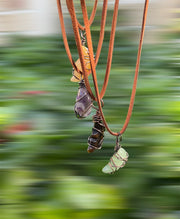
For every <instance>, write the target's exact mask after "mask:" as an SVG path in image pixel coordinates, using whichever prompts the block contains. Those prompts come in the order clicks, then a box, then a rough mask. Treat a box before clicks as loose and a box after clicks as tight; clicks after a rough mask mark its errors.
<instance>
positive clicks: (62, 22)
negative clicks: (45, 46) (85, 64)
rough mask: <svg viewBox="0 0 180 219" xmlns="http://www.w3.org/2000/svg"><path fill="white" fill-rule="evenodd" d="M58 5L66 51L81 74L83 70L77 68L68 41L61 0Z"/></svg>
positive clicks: (75, 67) (58, 0)
mask: <svg viewBox="0 0 180 219" xmlns="http://www.w3.org/2000/svg"><path fill="white" fill-rule="evenodd" d="M57 7H58V14H59V20H60V24H61V31H62V36H63V41H64V46H65V49H66V53H67V56H68V58H69V60H70V62H71V64H72V66H73V68H74V69H75V70H76V71H77V72H78V73H80V74H82V72H81V71H80V70H79V69H78V68H77V66H76V64H75V62H74V60H73V58H72V55H71V51H70V49H69V45H68V41H67V36H66V30H65V25H64V19H63V14H62V8H61V0H57Z"/></svg>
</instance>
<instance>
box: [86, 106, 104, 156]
mask: <svg viewBox="0 0 180 219" xmlns="http://www.w3.org/2000/svg"><path fill="white" fill-rule="evenodd" d="M93 122H94V127H93V128H92V134H91V135H90V136H89V138H88V149H87V151H88V153H92V152H93V151H94V150H96V149H101V146H102V143H103V140H104V131H105V126H104V124H103V122H102V118H101V115H100V112H99V110H97V111H96V114H95V115H94V116H93Z"/></svg>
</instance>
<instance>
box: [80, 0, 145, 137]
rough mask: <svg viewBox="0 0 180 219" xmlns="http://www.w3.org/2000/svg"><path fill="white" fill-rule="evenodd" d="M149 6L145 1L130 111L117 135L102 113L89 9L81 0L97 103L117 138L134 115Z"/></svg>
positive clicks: (103, 118) (111, 132)
mask: <svg viewBox="0 0 180 219" xmlns="http://www.w3.org/2000/svg"><path fill="white" fill-rule="evenodd" d="M117 1H118V0H117ZM117 1H116V3H115V6H118V3H117ZM118 2H119V1H118ZM116 4H117V5H116ZM148 4H149V0H145V5H144V12H143V19H142V28H141V34H140V42H139V48H138V54H137V61H136V69H135V76H134V83H133V88H132V94H131V98H130V104H129V109H128V113H127V116H126V120H125V123H124V125H123V128H122V129H121V131H120V132H117V133H116V132H113V131H111V129H110V128H109V127H108V125H107V122H106V120H105V117H104V114H103V111H102V107H101V97H100V94H99V89H98V84H97V77H96V69H95V63H94V59H93V47H92V39H91V32H90V27H89V23H88V15H87V9H86V4H85V0H81V7H82V12H83V18H84V23H85V30H86V37H87V44H88V49H89V56H90V62H91V68H92V75H93V81H94V87H95V91H96V97H97V103H98V106H99V111H100V113H101V116H102V120H103V123H104V125H105V127H106V129H107V130H108V132H109V133H110V134H111V135H115V136H118V135H122V134H123V133H124V131H125V130H126V128H127V126H128V124H129V120H130V117H131V114H132V110H133V105H134V100H135V94H136V86H137V79H138V73H139V65H140V57H141V50H142V44H143V37H144V30H145V23H146V17H147V10H148ZM111 61H112V60H111ZM85 75H87V72H85Z"/></svg>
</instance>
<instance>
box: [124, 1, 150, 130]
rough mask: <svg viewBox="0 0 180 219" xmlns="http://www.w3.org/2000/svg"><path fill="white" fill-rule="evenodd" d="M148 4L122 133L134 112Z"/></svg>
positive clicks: (144, 14)
mask: <svg viewBox="0 0 180 219" xmlns="http://www.w3.org/2000/svg"><path fill="white" fill-rule="evenodd" d="M148 5H149V0H145V4H144V12H143V19H142V26H141V34H140V41H139V48H138V54H137V60H136V69H135V75H134V83H133V88H132V93H131V99H130V103H129V109H128V112H127V116H126V120H125V123H124V125H123V127H122V129H121V131H120V133H121V134H123V133H124V132H125V130H126V128H127V126H128V124H129V120H130V118H131V114H132V110H133V106H134V100H135V95H136V87H137V79H138V73H139V65H140V59H141V51H142V44H143V38H144V31H145V25H146V18H147V12H148Z"/></svg>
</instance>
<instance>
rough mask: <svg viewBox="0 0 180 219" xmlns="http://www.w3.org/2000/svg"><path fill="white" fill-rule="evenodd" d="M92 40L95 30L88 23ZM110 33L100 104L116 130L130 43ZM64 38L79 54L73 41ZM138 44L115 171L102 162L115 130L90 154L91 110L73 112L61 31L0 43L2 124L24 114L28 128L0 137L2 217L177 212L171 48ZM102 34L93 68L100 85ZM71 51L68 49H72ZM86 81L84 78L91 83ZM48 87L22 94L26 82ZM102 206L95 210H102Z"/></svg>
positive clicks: (175, 83) (178, 105)
mask: <svg viewBox="0 0 180 219" xmlns="http://www.w3.org/2000/svg"><path fill="white" fill-rule="evenodd" d="M93 36H94V39H96V38H98V32H96V31H94V32H93ZM119 39H120V36H119V35H118V34H117V37H116V42H115V50H114V56H113V64H112V70H111V75H110V81H109V84H108V88H107V92H106V95H105V97H104V102H105V107H104V113H105V116H106V118H107V121H108V123H109V124H110V127H111V128H112V129H113V130H116V131H118V130H119V129H120V128H121V127H122V125H123V122H124V121H125V117H126V113H127V109H128V104H129V99H130V94H131V88H132V83H133V74H134V69H135V62H136V53H137V45H131V44H128V43H129V42H128V40H127V39H126V38H122V35H121V40H119ZM70 47H71V50H72V53H73V54H74V57H75V59H76V58H77V54H76V50H75V44H74V41H72V40H70ZM177 47H178V46H177V45H176V44H175V43H173V41H172V42H171V43H170V44H161V45H144V47H143V52H142V59H141V67H140V75H139V81H138V87H137V96H136V101H135V106H134V111H133V115H132V118H131V121H130V124H129V126H128V129H127V131H126V133H125V134H124V136H123V147H125V149H126V150H127V151H128V153H129V155H130V156H129V160H128V162H127V164H126V166H125V167H124V168H123V169H120V170H119V171H118V172H116V173H115V174H114V175H105V174H103V173H102V172H101V169H102V167H103V166H104V165H105V164H106V163H107V162H108V160H109V158H110V156H112V154H113V148H114V145H115V139H114V138H113V137H112V136H110V135H109V134H108V133H106V135H105V140H104V144H103V148H102V149H101V151H96V152H94V153H93V154H88V153H87V152H86V149H87V138H88V136H89V135H90V133H91V128H92V121H91V116H90V117H88V118H86V119H84V120H78V119H77V118H75V115H74V112H73V106H74V102H75V97H76V94H77V90H78V85H77V84H75V83H72V82H70V77H71V71H72V69H71V65H70V63H69V61H68V58H67V56H66V54H65V50H64V46H63V41H62V39H59V37H48V38H17V39H15V40H14V42H13V44H12V45H10V46H8V47H4V48H3V47H2V48H1V50H0V60H1V61H0V92H1V99H0V125H1V128H0V130H1V131H3V130H5V129H7V128H8V127H9V126H12V125H13V124H17V123H21V122H25V121H26V122H27V121H28V122H30V123H31V127H32V128H31V129H30V130H27V131H23V132H19V133H14V134H8V135H7V136H0V137H3V138H7V140H8V141H7V142H6V143H3V144H1V146H0V178H1V181H0V190H1V192H0V194H1V196H0V204H1V207H0V212H1V215H2V218H6V219H12V218H13V219H16V218H18V219H21V218H26V219H29V218H37V219H41V218H42V219H48V218H53V219H56V218H60V219H64V218H70V217H71V218H78V219H79V218H83V219H86V218H87V219H89V218H103V219H104V218H115V219H116V218H118V219H119V218H151V219H152V218H153V219H161V218H163V219H165V218H172V219H177V218H178V217H179V215H178V211H177V210H178V208H179V198H180V194H179V191H180V190H179V189H180V188H179V181H180V179H179V152H180V149H179V140H180V139H179V129H178V121H179V119H180V102H179V100H178V99H177V96H178V89H179V63H178V61H177V60H179V49H180V48H177ZM107 52H108V36H107V35H105V41H104V44H103V50H102V55H101V58H100V61H99V65H98V67H97V73H98V80H99V86H100V87H102V83H103V77H104V73H105V69H106V59H107ZM75 54H76V55H75ZM91 84H92V82H91ZM32 90H33V91H36V90H40V91H46V92H45V93H40V94H37V95H26V94H22V93H21V92H25V91H32ZM102 209H103V210H102Z"/></svg>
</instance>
